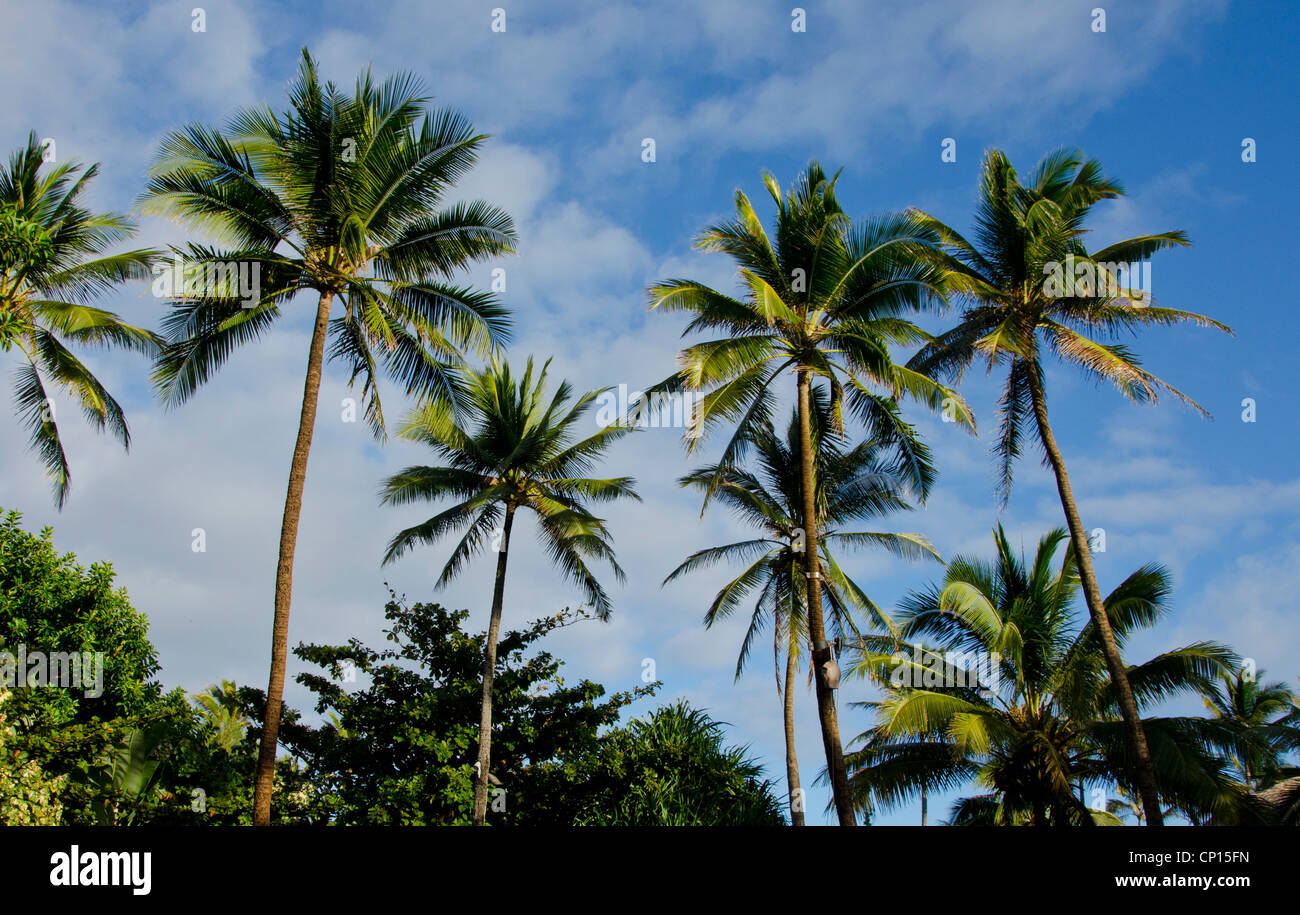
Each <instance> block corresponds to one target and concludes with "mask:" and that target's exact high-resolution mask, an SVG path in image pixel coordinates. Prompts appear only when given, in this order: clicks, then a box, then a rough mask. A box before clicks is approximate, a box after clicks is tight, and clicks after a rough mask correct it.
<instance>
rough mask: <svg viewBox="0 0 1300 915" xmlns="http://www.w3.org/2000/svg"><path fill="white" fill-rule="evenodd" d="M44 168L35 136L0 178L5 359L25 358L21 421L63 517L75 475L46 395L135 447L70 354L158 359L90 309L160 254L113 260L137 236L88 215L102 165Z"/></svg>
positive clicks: (141, 334)
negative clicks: (114, 350)
mask: <svg viewBox="0 0 1300 915" xmlns="http://www.w3.org/2000/svg"><path fill="white" fill-rule="evenodd" d="M44 166H45V150H44V148H43V147H42V145H41V142H40V141H39V140H38V139H37V137H36V134H35V133H32V134H30V135H29V136H28V138H27V145H26V146H24V147H23V148H21V149H19V150H18V151H17V152H15V153H14V154H13V155H11V156H10V157H9V163H8V166H7V167H6V168H3V169H0V350H3V351H5V352H8V351H10V350H11V349H12V348H13V347H15V346H16V347H17V348H18V350H19V352H20V353H21V354H22V358H23V361H24V362H25V364H24V365H22V366H21V367H20V368H19V369H18V372H17V378H16V391H15V393H16V397H15V401H16V404H17V408H18V416H19V418H20V420H21V421H22V423H23V425H24V426H25V427H26V428H27V429H28V432H29V433H30V435H31V445H32V448H33V449H34V450H35V451H36V453H37V454H38V455H39V456H40V459H41V462H42V463H43V464H44V465H45V469H46V472H47V473H48V474H49V476H50V477H51V478H52V480H53V483H54V495H55V501H56V503H57V505H58V507H59V508H63V505H64V502H65V501H66V500H67V497H68V488H69V484H70V479H71V473H70V470H69V466H68V458H67V455H66V453H65V452H64V448H63V441H62V438H61V437H60V435H59V427H58V424H57V422H56V418H55V415H54V408H53V401H51V399H50V396H49V391H48V390H47V385H50V384H52V385H54V386H56V387H58V388H60V389H62V390H63V391H65V392H67V393H68V394H70V395H72V396H73V397H74V398H75V399H76V400H77V402H78V403H79V404H80V406H81V409H82V412H83V413H84V414H85V415H86V418H87V419H88V420H89V421H90V422H91V424H92V425H93V426H94V427H95V428H96V429H99V430H103V429H105V428H107V429H108V430H109V431H110V432H111V433H113V435H114V436H116V437H117V439H118V440H119V441H121V443H122V446H123V447H124V448H125V447H127V446H129V445H130V443H131V433H130V431H129V430H128V428H127V424H126V416H125V414H124V413H123V411H122V407H121V405H120V404H118V402H117V401H116V400H114V399H113V397H112V395H111V394H109V393H108V391H107V390H106V389H105V388H104V385H103V384H102V383H101V382H100V381H99V379H97V378H96V377H95V376H94V374H92V373H91V371H90V369H89V368H88V367H87V366H86V365H85V364H84V363H82V362H81V360H79V359H78V358H77V357H76V356H75V355H73V353H72V351H71V350H69V349H68V344H69V343H71V344H76V345H80V346H113V347H123V348H125V349H128V350H135V351H137V352H141V353H144V354H146V355H152V354H153V353H155V352H156V351H157V348H158V344H159V342H160V341H159V340H158V338H157V337H156V336H155V335H154V334H152V333H150V332H149V331H147V330H142V329H141V328H138V327H132V326H131V325H129V324H126V323H124V322H123V321H122V320H121V319H120V318H119V317H118V316H117V315H115V314H113V313H112V312H109V311H104V310H102V309H99V308H95V307H93V306H92V305H90V302H91V301H93V300H94V299H95V298H96V297H98V296H101V295H104V294H107V293H110V292H112V291H113V290H114V289H116V288H118V286H120V285H121V284H122V283H125V282H127V281H128V280H132V279H143V278H145V277H147V276H148V275H149V270H150V266H151V264H152V263H153V260H154V258H155V257H156V255H157V252H155V251H153V250H149V249H138V250H133V251H123V252H120V253H117V254H109V253H106V252H108V250H109V249H110V248H111V247H113V246H114V245H116V244H117V243H119V242H121V241H124V240H126V239H128V238H130V237H131V236H132V235H133V234H134V230H135V227H134V225H133V224H132V223H131V222H130V221H129V220H127V219H126V218H125V217H123V216H120V215H117V214H114V213H94V212H91V211H90V210H87V209H86V208H85V207H84V206H83V205H82V200H81V197H82V194H83V193H84V192H85V190H86V186H87V185H88V184H89V183H90V181H91V180H92V179H93V178H94V177H95V175H96V174H97V173H98V171H99V166H98V165H91V166H89V167H86V168H83V167H82V166H80V165H79V164H78V163H76V162H65V163H63V164H61V165H55V166H53V167H51V168H49V169H46V168H45V167H44Z"/></svg>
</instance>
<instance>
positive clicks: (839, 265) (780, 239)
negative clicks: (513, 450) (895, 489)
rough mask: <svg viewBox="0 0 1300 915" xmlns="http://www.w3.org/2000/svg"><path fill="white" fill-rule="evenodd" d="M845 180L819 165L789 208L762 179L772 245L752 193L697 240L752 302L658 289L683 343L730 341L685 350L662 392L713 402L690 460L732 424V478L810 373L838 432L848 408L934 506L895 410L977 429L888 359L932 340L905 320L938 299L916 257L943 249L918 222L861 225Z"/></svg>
mask: <svg viewBox="0 0 1300 915" xmlns="http://www.w3.org/2000/svg"><path fill="white" fill-rule="evenodd" d="M836 177H838V176H835V177H828V176H827V175H826V173H825V172H824V171H823V170H822V168H821V166H820V165H818V164H817V163H816V162H813V163H811V164H810V165H809V166H808V168H807V170H806V171H805V172H804V173H803V174H802V175H800V177H799V179H798V180H797V181H796V182H795V184H794V186H793V187H791V189H790V190H789V191H788V192H787V193H786V194H784V195H783V194H782V193H781V189H780V187H779V186H778V185H777V183H776V180H775V179H774V178H773V177H772V176H771V175H764V183H765V185H766V187H767V190H768V193H769V194H770V195H771V197H772V200H773V202H774V203H775V204H776V207H777V217H776V229H775V238H774V239H773V237H771V236H769V235H768V233H767V231H766V230H765V229H764V228H763V224H762V222H761V221H760V220H759V218H758V215H757V213H756V212H755V210H754V207H753V204H751V203H750V200H749V198H748V197H747V196H746V195H745V193H744V192H743V191H737V192H736V217H735V218H734V219H732V220H729V221H727V222H724V223H720V224H718V225H714V226H711V227H709V228H707V229H705V230H704V232H702V233H701V234H700V236H699V238H698V239H697V241H696V247H698V248H700V249H701V250H703V251H711V252H722V253H725V254H727V255H729V256H730V257H731V258H732V259H733V260H735V262H736V265H737V268H738V270H739V275H740V279H741V282H742V284H743V286H744V289H745V297H744V298H742V299H737V298H734V297H732V296H729V295H726V294H724V293H722V292H719V291H717V290H715V289H713V288H712V287H709V286H707V285H704V284H702V283H699V282H696V281H693V280H687V279H669V280H665V281H663V282H661V283H658V284H656V285H655V286H652V287H651V288H650V297H651V305H650V307H651V308H656V309H661V310H664V311H681V312H686V313H687V314H689V315H690V316H691V321H690V323H689V324H688V325H687V327H686V330H685V332H684V333H685V334H690V333H694V332H696V331H715V332H720V333H721V334H722V335H723V336H721V337H719V338H718V339H715V340H709V341H706V342H703V343H697V344H694V345H692V346H689V347H687V348H686V349H684V350H683V351H682V353H681V355H680V362H681V366H682V367H681V370H680V371H679V372H678V373H677V375H675V376H674V377H673V378H671V379H669V380H668V381H667V382H665V383H664V385H663V387H665V388H670V389H671V388H678V389H680V388H688V389H692V390H703V391H706V392H707V393H706V394H705V396H704V397H703V398H702V399H701V400H700V402H699V404H698V406H697V407H696V410H695V411H694V412H693V414H692V417H691V422H690V425H689V427H688V430H687V438H688V442H689V446H690V448H691V449H692V450H693V449H694V447H695V445H696V443H697V442H698V441H699V440H700V439H701V438H702V436H703V435H704V434H705V433H706V432H708V431H709V430H711V429H712V428H713V427H714V426H716V425H717V424H719V423H723V422H727V423H735V430H734V432H733V434H732V436H731V439H730V441H729V442H728V444H727V446H726V447H725V448H724V450H723V456H722V460H721V461H720V462H719V464H718V467H719V468H723V467H726V466H728V465H730V464H732V463H734V462H735V461H736V460H737V459H738V458H740V457H741V456H742V455H743V452H744V450H745V448H746V447H747V443H748V442H749V441H750V440H751V439H752V436H751V434H750V433H751V431H752V429H754V428H755V427H756V426H758V425H759V424H761V423H763V422H765V421H766V422H770V421H771V414H772V409H773V407H774V406H775V391H774V389H773V386H774V383H775V382H776V380H777V379H778V378H779V377H781V374H782V373H783V372H786V371H790V370H804V371H807V372H808V373H809V374H810V375H811V376H812V378H813V379H816V380H820V381H823V382H825V384H826V385H827V387H828V389H829V392H830V407H831V415H832V417H833V423H834V428H835V429H836V430H841V429H842V428H843V421H842V414H843V404H844V403H845V402H847V404H848V406H849V409H850V412H851V413H852V414H853V415H854V416H856V417H857V418H858V419H859V420H860V421H861V422H862V423H863V424H864V426H865V429H866V431H867V434H868V436H869V437H871V438H873V439H875V440H877V441H879V442H881V443H882V444H886V445H888V446H889V447H890V448H892V449H895V450H896V452H897V466H898V468H899V469H901V470H904V471H906V473H907V475H908V479H909V482H910V485H911V486H912V487H913V488H914V489H915V491H916V492H917V493H918V494H919V495H922V496H924V494H925V493H927V492H928V491H929V487H930V485H931V483H932V482H933V480H934V467H933V464H932V463H931V459H930V453H929V449H928V448H927V447H926V446H925V444H924V443H923V442H922V441H920V440H919V438H917V436H916V434H915V432H914V430H913V429H912V427H911V426H910V425H909V424H908V423H907V422H906V421H905V420H904V419H903V418H902V415H901V413H900V412H899V410H898V404H897V402H896V398H897V397H900V396H904V395H906V396H910V397H913V398H917V399H919V400H921V401H922V402H924V403H926V404H927V405H929V406H930V407H931V408H934V409H938V408H940V407H941V406H943V405H944V404H945V401H946V403H947V405H948V406H949V408H950V410H951V411H952V415H953V417H954V418H956V419H959V420H960V421H962V422H963V423H965V424H967V425H971V424H972V423H973V420H972V419H971V416H970V413H969V411H968V410H967V409H966V406H965V402H964V401H963V400H962V399H961V397H960V396H958V395H957V394H956V392H954V391H952V390H950V389H948V388H946V387H944V386H943V385H941V384H938V383H936V382H934V381H933V380H931V379H930V378H928V377H926V376H925V375H924V374H922V373H919V372H916V371H913V370H912V369H910V368H907V367H906V366H903V365H900V364H897V363H895V362H894V361H893V359H892V358H891V356H890V347H891V345H906V344H914V343H920V342H923V341H925V340H927V339H928V337H927V335H926V334H925V333H924V332H923V331H922V330H921V329H920V328H919V327H917V326H916V325H915V324H914V323H913V322H912V321H910V320H909V319H908V318H907V317H906V315H907V314H908V313H910V312H913V311H916V310H919V309H921V308H923V307H924V306H925V304H926V302H927V301H928V299H929V297H930V296H931V295H932V294H933V293H935V292H936V291H937V290H936V286H935V284H936V282H937V274H936V273H935V272H934V270H933V269H932V268H931V267H929V266H928V265H927V263H926V260H925V259H924V258H923V257H921V256H920V253H921V252H922V251H923V250H924V249H925V248H926V246H927V245H928V244H929V243H931V242H933V241H934V240H935V236H934V235H933V233H931V232H929V231H928V230H926V229H925V228H924V227H922V226H921V225H920V223H919V222H918V221H917V220H915V219H913V218H911V217H909V216H897V215H888V216H882V217H878V218H875V219H869V220H865V221H863V222H861V223H859V224H856V225H855V224H853V223H852V221H851V220H850V219H849V217H848V215H847V214H846V213H845V212H844V210H843V209H842V208H841V207H840V204H839V201H838V200H837V199H836V196H835V182H836Z"/></svg>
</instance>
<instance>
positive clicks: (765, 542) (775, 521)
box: [664, 391, 940, 826]
mask: <svg viewBox="0 0 1300 915" xmlns="http://www.w3.org/2000/svg"><path fill="white" fill-rule="evenodd" d="M812 407H813V442H814V453H815V455H816V470H815V481H816V485H817V493H816V501H817V506H818V513H819V515H818V519H817V528H818V530H819V531H820V532H821V536H820V537H819V538H818V545H819V548H820V550H821V554H822V556H821V575H822V578H823V579H824V580H825V582H826V587H825V589H824V592H823V593H824V594H825V597H826V600H827V603H828V605H829V607H830V616H831V624H832V626H833V628H834V630H835V633H836V635H837V637H839V638H840V639H841V640H842V641H843V642H844V643H846V644H847V643H852V642H856V641H857V640H858V639H859V638H860V633H859V631H858V626H857V623H856V622H855V620H854V615H855V614H857V613H865V614H867V615H868V616H869V617H870V619H871V621H872V622H873V623H874V624H875V626H876V627H878V628H880V629H883V630H885V631H886V632H888V631H891V630H892V626H891V624H890V621H889V619H888V617H887V616H886V615H885V613H884V611H882V610H881V609H880V607H879V606H877V605H876V603H875V602H874V601H872V600H871V598H870V597H868V596H867V595H866V593H865V592H863V590H862V589H861V588H860V587H858V585H857V584H856V583H855V582H854V581H853V579H851V578H850V577H849V576H848V575H847V574H845V572H844V570H843V569H842V568H841V566H840V564H839V562H838V561H837V560H836V559H835V556H834V554H833V552H832V547H841V548H848V549H859V548H863V547H875V548H879V549H885V550H888V551H889V552H891V553H893V554H895V555H897V556H901V557H905V558H910V559H915V558H920V557H928V558H931V559H935V560H938V559H939V558H940V557H939V554H938V553H937V552H935V550H934V547H933V546H932V545H931V544H930V542H929V541H928V540H927V539H926V538H925V537H923V536H922V535H920V534H894V533H880V532H874V531H848V530H843V529H842V528H843V527H844V525H846V524H848V523H849V522H853V521H858V520H865V519H869V518H874V517H878V516H880V515H884V514H887V513H889V512H893V511H907V510H910V509H911V508H912V506H911V504H910V503H909V502H908V501H907V498H906V493H907V485H906V480H905V479H903V477H902V474H901V473H900V472H899V471H898V470H897V469H893V468H890V467H889V466H887V462H885V461H884V460H882V458H881V456H880V454H879V449H878V447H877V443H875V442H870V441H868V442H863V443H861V444H859V445H857V446H855V447H853V448H848V449H846V448H843V447H841V446H840V444H839V443H838V442H837V441H836V439H835V438H834V437H831V436H830V435H829V434H828V433H829V429H830V424H831V417H830V410H829V403H828V401H827V397H826V396H825V394H824V393H823V392H822V391H814V392H813V397H812ZM753 452H754V454H753V457H752V463H753V465H754V469H752V470H751V469H746V468H744V467H717V466H713V467H703V468H700V469H698V470H696V471H694V472H692V473H690V474H688V475H686V476H684V477H682V478H681V479H680V480H679V481H678V482H679V483H680V484H681V485H683V486H687V487H691V488H694V489H696V490H699V491H700V492H703V493H706V494H707V493H708V491H709V490H710V488H711V487H713V486H714V481H715V480H717V479H719V478H720V479H721V481H722V482H721V483H719V484H717V490H716V496H715V498H716V499H717V501H719V502H721V503H722V504H724V505H726V506H727V507H728V508H730V509H732V510H733V511H734V512H735V513H736V514H737V515H738V516H739V517H740V518H741V519H743V520H744V521H745V522H746V523H747V524H748V525H749V526H751V527H754V528H757V530H758V532H759V533H760V534H761V535H762V536H760V537H758V538H757V539H750V540H741V541H738V542H736V543H730V544H727V545H726V546H717V547H709V548H707V549H703V550H699V551H697V552H695V553H693V554H691V556H689V557H688V558H687V559H686V561H685V562H683V563H682V564H681V565H679V566H678V567H677V568H676V569H674V570H673V572H672V573H671V574H670V575H669V576H668V577H667V578H666V579H664V583H665V584H667V583H668V582H670V581H672V580H673V579H675V578H677V577H678V576H680V575H684V574H687V573H689V572H693V571H696V570H699V569H703V568H707V567H710V566H713V565H715V564H717V563H719V562H723V561H740V562H743V563H745V565H746V568H745V570H744V571H743V572H741V574H740V575H739V576H737V577H736V578H734V579H732V580H731V581H730V582H728V583H727V584H726V585H724V586H723V588H722V590H721V591H719V592H718V594H717V596H716V597H714V599H713V602H712V603H711V604H710V605H709V608H708V610H707V611H706V612H705V614H704V624H705V626H706V627H711V626H712V625H713V624H714V623H716V622H717V621H718V620H721V619H725V618H726V617H728V616H730V615H731V613H732V612H734V611H735V610H736V609H737V608H738V607H739V606H740V604H741V603H742V602H744V601H745V600H746V599H747V598H748V597H749V596H750V595H756V597H755V601H754V607H753V612H752V614H751V616H750V623H749V629H748V630H747V631H746V633H745V639H744V641H743V642H742V644H741V649H740V657H739V658H738V659H737V661H736V679H737V680H739V679H740V675H741V673H742V672H743V670H744V667H745V661H746V659H747V658H748V656H749V652H750V649H751V648H752V647H753V645H754V643H755V640H756V639H757V637H758V635H759V634H760V633H761V632H762V631H763V629H764V628H765V627H767V626H769V625H770V626H771V627H772V637H773V654H774V655H775V657H776V667H777V676H778V678H779V677H780V672H781V661H780V652H781V649H782V647H783V646H784V649H785V654H786V660H785V682H784V687H782V686H781V680H780V679H778V680H777V686H778V693H779V694H781V696H782V712H783V721H784V727H785V756H786V782H787V790H788V792H789V798H790V821H791V823H792V825H796V826H802V825H803V824H804V816H803V805H802V803H801V791H800V787H799V762H798V757H797V754H796V752H795V744H794V687H795V672H796V669H797V667H798V658H799V655H800V653H801V645H802V644H803V643H804V640H805V639H806V638H807V630H808V623H807V614H806V613H805V612H804V607H805V606H806V604H805V600H806V596H807V591H806V590H805V588H804V587H803V578H802V573H803V565H804V563H803V558H804V557H803V549H804V546H805V544H804V533H803V532H804V530H805V529H806V528H807V525H805V524H804V520H803V511H802V500H801V499H800V484H801V481H802V477H801V475H800V472H799V466H800V465H799V460H798V452H799V418H798V416H797V415H796V416H794V417H792V418H791V421H790V424H789V428H788V431H787V432H786V435H785V438H784V440H783V439H782V438H781V437H780V436H778V435H777V434H776V431H775V430H774V429H773V428H772V427H771V426H770V425H760V426H759V427H758V428H757V429H756V430H755V432H754V442H753Z"/></svg>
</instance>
